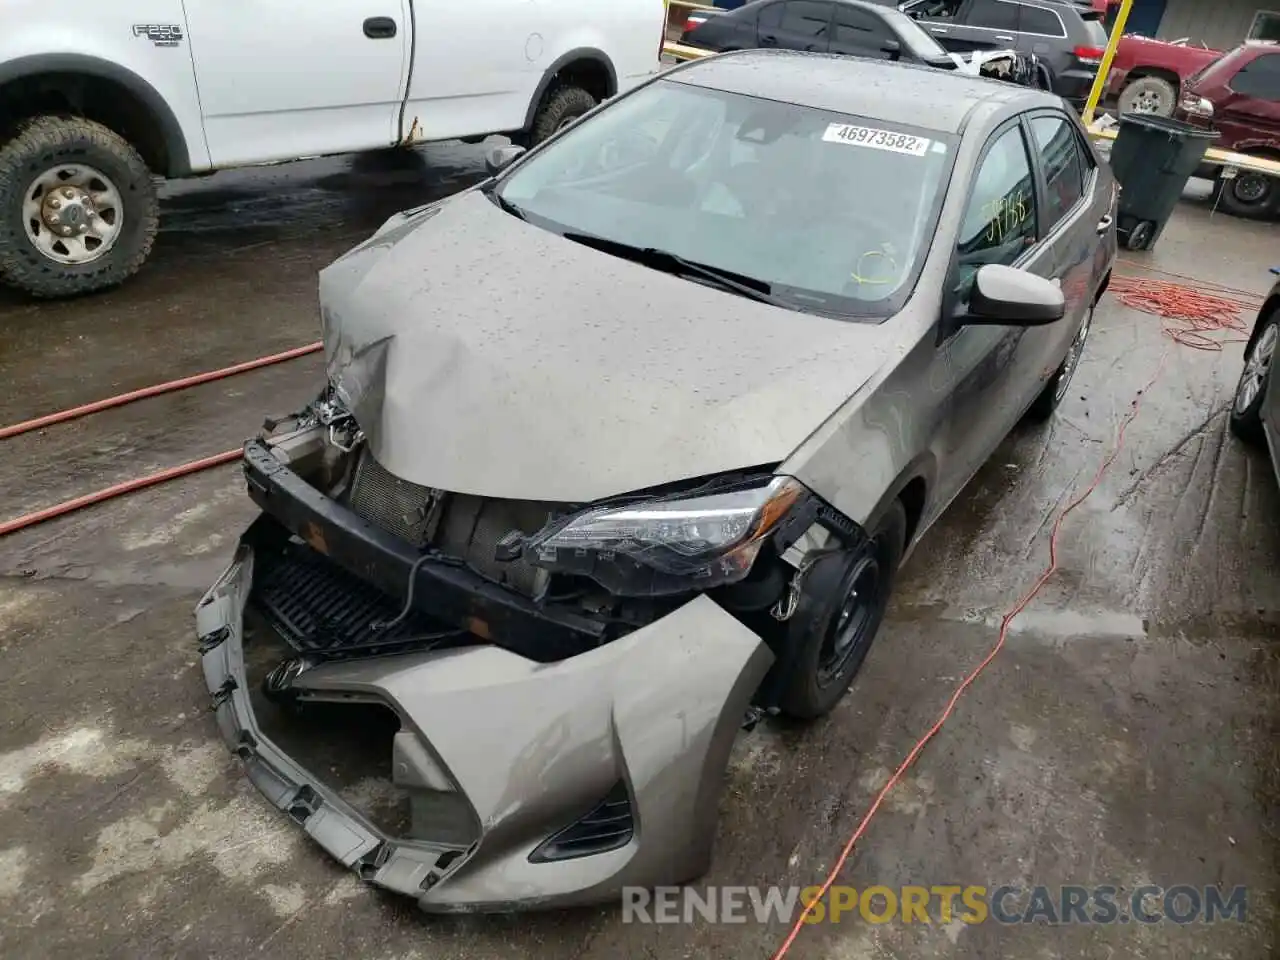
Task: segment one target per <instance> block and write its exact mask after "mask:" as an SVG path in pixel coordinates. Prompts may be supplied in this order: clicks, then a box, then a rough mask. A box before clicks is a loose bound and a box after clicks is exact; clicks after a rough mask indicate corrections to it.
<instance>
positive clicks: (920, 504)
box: [898, 477, 928, 546]
mask: <svg viewBox="0 0 1280 960" xmlns="http://www.w3.org/2000/svg"><path fill="white" fill-rule="evenodd" d="M927 492H928V491H927V489H926V488H925V483H924V480H923V479H922V478H921V477H915V478H913V479H912V480H911V481H910V482H909V483H907V485H906V486H905V487H903V488H902V492H901V493H900V494H898V499H899V500H901V501H902V508H903V509H904V510H905V511H906V512H907V546H910V545H911V541H912V540H913V539H914V538H915V535H916V530H917V529H918V528H919V526H920V518H921V516H923V515H924V501H925V494H926V493H927Z"/></svg>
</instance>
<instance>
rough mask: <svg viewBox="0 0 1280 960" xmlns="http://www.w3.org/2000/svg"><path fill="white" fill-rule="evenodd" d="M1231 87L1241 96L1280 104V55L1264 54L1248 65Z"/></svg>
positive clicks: (1238, 74) (1242, 69) (1241, 70)
mask: <svg viewBox="0 0 1280 960" xmlns="http://www.w3.org/2000/svg"><path fill="white" fill-rule="evenodd" d="M1230 86H1231V89H1232V91H1233V92H1235V93H1238V94H1240V95H1241V96H1244V97H1257V98H1258V99H1259V100H1271V101H1273V102H1277V103H1280V53H1264V54H1263V55H1262V56H1260V57H1257V58H1256V59H1254V60H1252V61H1250V62H1249V63H1246V64H1245V65H1244V66H1243V67H1241V68H1240V72H1239V73H1237V74H1236V75H1235V79H1234V80H1232V81H1231V84H1230Z"/></svg>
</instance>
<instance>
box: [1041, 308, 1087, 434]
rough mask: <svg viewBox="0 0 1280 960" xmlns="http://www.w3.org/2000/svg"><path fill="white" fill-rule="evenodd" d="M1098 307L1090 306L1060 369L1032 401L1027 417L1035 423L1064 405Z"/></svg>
mask: <svg viewBox="0 0 1280 960" xmlns="http://www.w3.org/2000/svg"><path fill="white" fill-rule="evenodd" d="M1095 309H1096V307H1090V308H1089V314H1088V316H1086V317H1085V318H1084V323H1082V324H1081V325H1080V330H1079V332H1077V333H1076V335H1075V338H1074V339H1073V340H1072V341H1071V346H1069V347H1068V348H1067V355H1066V356H1065V357H1064V358H1063V360H1062V363H1061V364H1059V365H1058V369H1057V370H1055V371H1054V374H1053V376H1052V377H1050V378H1049V382H1048V383H1046V384H1045V385H1044V389H1043V390H1041V391H1040V395H1039V396H1038V397H1036V398H1035V400H1034V401H1033V402H1032V404H1031V407H1030V409H1028V410H1027V419H1028V420H1030V421H1031V422H1033V423H1044V422H1045V421H1047V420H1048V419H1049V418H1050V417H1052V416H1053V415H1054V413H1055V412H1057V409H1058V407H1060V406H1062V401H1063V400H1065V399H1066V397H1067V391H1068V390H1069V389H1070V387H1071V378H1072V377H1074V376H1075V374H1076V370H1077V369H1079V367H1080V358H1081V356H1083V355H1084V347H1085V344H1086V343H1087V342H1088V340H1089V331H1090V330H1091V329H1092V328H1093V312H1094V310H1095Z"/></svg>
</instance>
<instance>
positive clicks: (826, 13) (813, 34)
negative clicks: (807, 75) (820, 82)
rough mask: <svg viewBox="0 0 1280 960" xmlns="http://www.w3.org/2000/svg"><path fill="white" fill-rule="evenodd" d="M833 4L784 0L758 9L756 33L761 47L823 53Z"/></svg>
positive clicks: (826, 45)
mask: <svg viewBox="0 0 1280 960" xmlns="http://www.w3.org/2000/svg"><path fill="white" fill-rule="evenodd" d="M833 6H834V4H832V3H829V2H827V0H784V2H781V3H775V4H773V5H772V6H769V7H766V8H764V9H763V10H761V11H760V20H759V24H758V26H757V31H756V35H757V37H758V43H759V45H760V46H761V47H766V48H769V47H773V48H777V49H780V50H808V51H812V52H817V53H825V52H827V50H828V49H829V47H830V45H831V16H832V13H833V12H834V11H833V9H832V8H833Z"/></svg>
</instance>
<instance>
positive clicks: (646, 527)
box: [524, 477, 805, 596]
mask: <svg viewBox="0 0 1280 960" xmlns="http://www.w3.org/2000/svg"><path fill="white" fill-rule="evenodd" d="M804 492H805V491H804V487H802V486H801V485H800V484H799V483H798V482H797V481H795V480H792V479H791V478H790V477H763V478H759V479H756V480H752V481H747V482H744V483H743V484H739V485H737V486H734V487H730V488H727V489H724V490H720V491H716V492H714V493H707V494H702V495H697V494H695V495H689V494H683V495H678V496H673V497H668V498H661V499H654V500H645V501H642V502H639V503H633V504H627V505H623V506H615V507H609V506H603V507H595V508H590V509H587V510H584V511H582V512H581V513H577V514H573V515H572V516H569V517H566V518H562V519H560V520H557V521H555V522H554V523H552V524H551V525H549V526H548V527H546V528H544V529H543V530H541V531H539V532H538V533H536V534H534V535H533V536H532V537H530V538H529V539H528V540H527V541H525V543H524V553H525V556H526V557H527V558H528V560H529V562H531V563H533V564H536V565H537V566H540V567H544V568H546V569H548V570H551V571H553V572H555V573H567V574H577V575H580V576H586V577H590V578H591V579H593V580H595V581H596V582H597V583H599V584H600V585H601V586H603V587H604V588H605V589H607V590H609V591H610V592H612V593H616V594H620V595H625V596H655V595H659V594H670V593H682V592H686V591H689V590H708V589H710V588H712V587H718V586H723V585H725V584H730V583H735V582H737V581H739V580H742V579H743V578H744V577H746V575H747V574H748V573H749V572H750V570H751V565H752V563H754V562H755V558H756V555H757V554H758V553H759V552H760V547H761V546H762V545H763V544H764V542H765V540H766V539H767V538H768V537H769V535H770V534H771V533H772V532H773V531H774V530H775V529H776V528H777V526H778V524H779V523H780V522H781V521H782V519H783V518H784V517H785V516H786V515H787V513H788V511H789V510H790V509H791V508H792V506H793V505H794V504H795V503H796V501H797V500H799V499H800V497H801V496H802V494H804Z"/></svg>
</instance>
